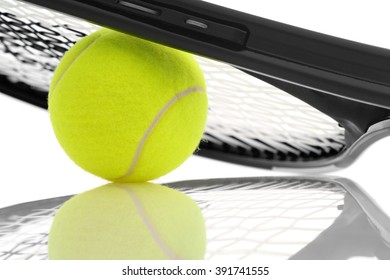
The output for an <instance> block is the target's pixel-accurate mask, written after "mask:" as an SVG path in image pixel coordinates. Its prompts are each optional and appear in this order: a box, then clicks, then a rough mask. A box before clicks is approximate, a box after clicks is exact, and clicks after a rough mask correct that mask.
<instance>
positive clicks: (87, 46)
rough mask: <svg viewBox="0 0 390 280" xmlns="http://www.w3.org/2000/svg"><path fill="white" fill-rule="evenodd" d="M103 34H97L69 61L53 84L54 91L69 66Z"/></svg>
mask: <svg viewBox="0 0 390 280" xmlns="http://www.w3.org/2000/svg"><path fill="white" fill-rule="evenodd" d="M100 37H102V35H99V36H97V37H96V38H95V39H94V40H93V41H91V42H90V43H89V44H88V45H86V46H85V47H84V48H83V49H82V50H81V51H80V52H79V53H78V54H77V56H76V57H75V58H73V59H72V61H71V62H70V63H69V65H68V66H66V68H65V70H64V71H63V72H62V73H61V76H60V77H59V78H58V80H57V82H56V83H55V84H54V86H53V90H52V91H53V92H54V91H55V89H56V88H57V86H58V84H59V83H60V82H61V80H62V78H63V77H64V75H65V73H66V72H67V71H68V70H69V68H70V67H71V66H72V65H73V63H74V62H75V61H76V60H77V59H78V58H79V57H80V56H81V55H82V54H83V53H84V52H85V51H86V50H87V49H88V48H89V47H90V46H92V45H93V44H94V43H95V42H96V41H97V40H98V39H99V38H100Z"/></svg>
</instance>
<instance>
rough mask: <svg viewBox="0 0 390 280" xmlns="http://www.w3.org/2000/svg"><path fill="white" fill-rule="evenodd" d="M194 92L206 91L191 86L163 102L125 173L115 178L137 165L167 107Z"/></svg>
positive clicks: (128, 172)
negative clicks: (147, 141)
mask: <svg viewBox="0 0 390 280" xmlns="http://www.w3.org/2000/svg"><path fill="white" fill-rule="evenodd" d="M195 92H200V93H206V90H205V89H204V88H203V87H199V86H195V87H191V88H189V89H186V90H184V91H181V92H179V93H178V94H176V95H175V96H174V97H173V98H172V99H171V100H169V101H168V103H167V104H165V106H164V107H163V108H162V109H161V110H160V112H158V114H157V115H156V117H155V118H154V120H153V122H152V123H151V124H150V126H149V127H148V128H147V130H146V132H145V134H144V135H143V136H142V138H141V141H140V142H139V143H138V147H137V149H136V151H135V154H134V157H133V161H132V162H131V164H130V168H129V169H128V171H127V172H126V173H125V175H123V176H121V177H119V178H116V180H120V179H122V178H126V177H128V176H130V175H131V174H132V173H133V172H134V170H135V167H136V166H137V163H138V160H139V158H140V157H141V152H142V150H143V147H144V145H145V143H146V140H147V139H148V137H149V135H150V134H151V133H152V131H153V129H154V128H155V127H156V125H157V124H158V122H159V121H160V119H161V118H162V117H163V115H164V114H165V112H167V111H168V110H169V108H171V107H172V106H173V105H174V104H175V103H176V102H177V101H179V99H180V98H182V97H185V96H187V95H190V94H191V93H195Z"/></svg>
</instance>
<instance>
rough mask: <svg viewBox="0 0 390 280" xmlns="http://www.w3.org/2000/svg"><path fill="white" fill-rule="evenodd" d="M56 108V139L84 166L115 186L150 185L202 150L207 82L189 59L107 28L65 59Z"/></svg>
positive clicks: (52, 101)
mask: <svg viewBox="0 0 390 280" xmlns="http://www.w3.org/2000/svg"><path fill="white" fill-rule="evenodd" d="M49 110H50V116H51V121H52V125H53V128H54V132H55V134H56V136H57V139H58V140H59V142H60V144H61V146H62V147H63V148H64V150H65V152H66V153H67V154H68V155H69V156H70V158H72V159H73V160H74V161H75V162H76V163H77V164H78V165H79V166H80V167H82V168H84V169H85V170H87V171H89V172H91V173H93V174H95V175H98V176H100V177H103V178H105V179H108V180H112V181H116V182H140V181H148V180H152V179H155V178H158V177H160V176H162V175H164V174H166V173H168V172H170V171H171V170H173V169H175V168H176V167H178V166H179V165H180V164H181V163H183V162H184V161H185V160H186V159H187V158H188V157H189V156H190V155H191V154H192V153H193V152H194V151H195V149H196V148H197V146H198V144H199V142H200V139H201V137H202V133H203V129H204V126H205V122H206V115H207V97H206V94H205V81H204V78H203V75H202V72H201V70H200V68H199V65H198V64H197V62H196V61H195V59H194V58H193V56H192V55H190V54H186V53H183V52H181V51H178V50H174V49H171V48H168V47H164V46H161V45H158V44H154V43H151V42H147V41H144V40H141V39H138V38H135V37H131V36H128V35H124V34H121V33H118V32H114V31H109V30H101V31H98V32H96V33H94V34H92V35H90V36H88V37H86V38H84V39H82V40H80V41H79V42H78V43H77V44H76V45H75V46H74V47H73V48H72V49H71V50H70V51H69V52H67V53H66V54H65V56H64V58H63V59H62V61H61V63H60V64H59V66H58V68H57V69H56V72H55V74H54V78H53V81H52V85H51V88H50V95H49Z"/></svg>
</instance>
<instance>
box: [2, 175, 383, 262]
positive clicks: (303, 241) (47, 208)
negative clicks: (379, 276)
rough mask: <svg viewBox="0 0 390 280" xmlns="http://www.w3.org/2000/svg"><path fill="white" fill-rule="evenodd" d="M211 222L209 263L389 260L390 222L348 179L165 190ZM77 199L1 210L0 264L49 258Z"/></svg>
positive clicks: (233, 182) (198, 184)
mask: <svg viewBox="0 0 390 280" xmlns="http://www.w3.org/2000/svg"><path fill="white" fill-rule="evenodd" d="M166 185H167V186H169V187H171V188H174V189H177V190H179V191H181V192H183V193H184V194H186V195H188V196H190V197H191V198H193V199H194V200H195V201H196V202H197V203H198V205H199V206H200V208H201V210H202V213H203V215H204V218H205V222H206V234H207V249H206V257H205V258H206V259H207V260H258V259H259V258H267V259H288V258H290V259H350V258H356V257H364V258H376V259H390V243H389V241H390V219H389V217H388V216H387V215H386V214H385V213H384V212H383V211H382V210H381V209H380V208H379V207H378V206H377V205H376V204H375V202H374V201H373V200H372V199H371V198H370V197H369V196H368V195H367V194H366V193H365V192H364V191H363V190H362V189H361V188H359V186H357V185H356V184H355V183H353V182H351V181H350V180H346V179H326V178H323V179H318V178H317V179H313V178H308V177H285V178H283V177H263V178H234V179H212V180H198V181H185V182H176V183H169V184H166ZM69 198H71V196H66V197H58V198H52V199H46V200H40V201H33V202H27V203H23V204H18V205H14V206H10V207H7V208H3V209H0V259H4V260H13V259H24V260H34V259H47V240H48V234H49V230H50V226H51V223H52V220H53V218H54V216H55V214H56V212H57V210H58V209H59V207H60V206H61V205H62V204H63V203H64V202H65V201H66V200H68V199H69Z"/></svg>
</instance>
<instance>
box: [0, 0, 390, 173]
mask: <svg viewBox="0 0 390 280" xmlns="http://www.w3.org/2000/svg"><path fill="white" fill-rule="evenodd" d="M178 19H183V20H178ZM91 22H94V23H95V24H92V23H91ZM101 26H107V27H110V28H113V29H117V30H119V31H122V32H126V33H129V34H133V35H136V36H139V37H142V38H145V39H148V40H152V41H155V42H158V43H161V44H166V45H169V46H171V47H175V48H178V49H181V50H184V51H188V52H191V53H194V54H195V55H196V57H197V59H198V61H199V63H200V65H201V67H202V69H203V72H204V74H205V77H206V81H207V87H208V94H209V100H210V109H209V118H208V123H207V127H206V130H205V133H204V136H203V141H202V142H201V144H200V150H199V152H198V154H199V155H202V156H207V157H211V158H215V159H220V160H224V161H229V162H234V163H240V164H244V165H250V166H256V167H262V168H269V169H286V168H288V169H298V170H315V171H318V170H331V169H335V168H343V167H345V166H347V165H349V164H351V163H352V162H353V161H354V160H355V159H356V158H357V157H358V156H359V155H360V154H361V152H362V151H363V150H365V149H366V147H367V146H369V145H371V144H372V143H373V142H375V141H377V140H378V139H381V138H383V137H385V136H387V135H388V134H389V131H390V128H389V126H390V123H389V120H388V116H389V115H390V113H389V109H388V108H389V107H390V98H389V92H390V91H389V86H390V84H389V83H390V77H389V67H390V66H389V65H390V63H388V62H390V52H389V51H387V50H385V49H381V48H377V47H373V46H367V45H363V44H360V43H354V42H351V41H347V40H343V39H339V38H334V37H331V36H328V35H323V34H319V33H315V32H312V31H307V30H304V29H300V28H296V27H292V26H288V25H285V24H281V23H277V22H274V21H270V20H266V19H263V18H259V17H256V16H253V15H248V14H244V13H241V12H238V11H234V10H232V9H228V8H224V7H221V6H217V5H213V4H210V3H206V2H203V1H187V0H186V1H183V0H169V1H165V0H145V1H138V0H123V1H111V0H56V1H50V0H28V1H26V2H22V1H16V0H0V91H1V92H3V93H6V94H9V95H11V96H14V97H17V98H19V99H22V100H24V101H27V102H30V103H32V104H35V105H37V106H40V107H42V108H46V107H47V92H48V88H49V84H50V81H51V78H52V75H53V71H54V69H55V68H56V66H57V64H58V62H59V60H60V59H61V57H62V56H63V54H64V52H66V51H67V50H68V49H69V48H70V47H72V45H73V44H74V43H75V42H77V41H78V40H79V39H81V38H82V37H83V36H86V35H88V34H90V33H92V32H94V31H96V30H98V29H99V28H101ZM309 50H310V51H309Z"/></svg>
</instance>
